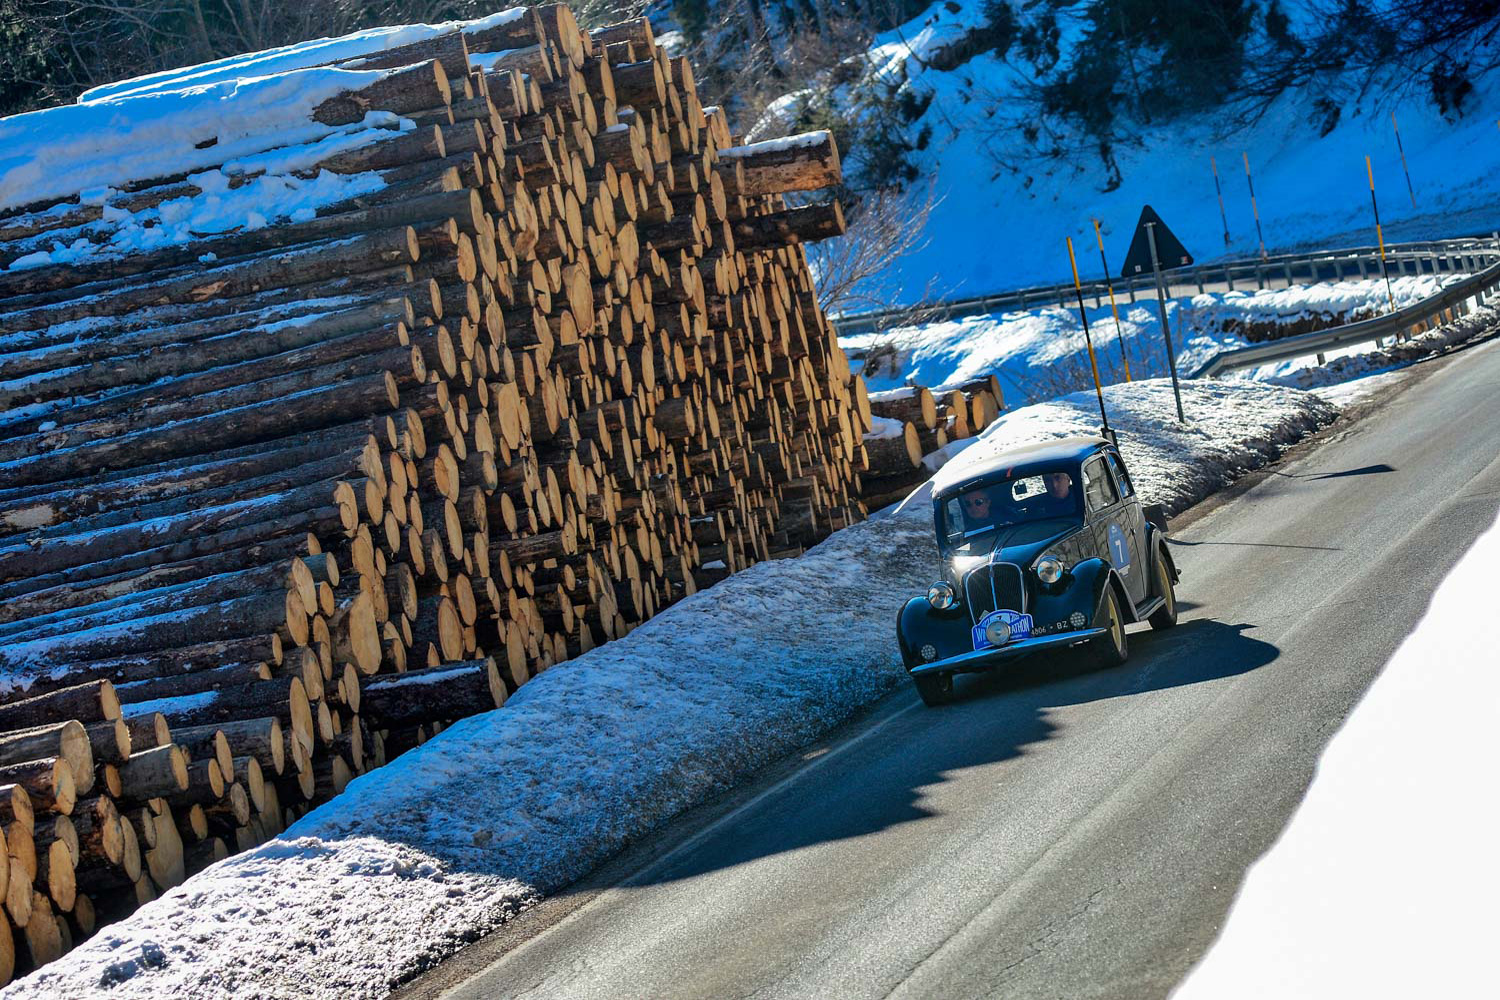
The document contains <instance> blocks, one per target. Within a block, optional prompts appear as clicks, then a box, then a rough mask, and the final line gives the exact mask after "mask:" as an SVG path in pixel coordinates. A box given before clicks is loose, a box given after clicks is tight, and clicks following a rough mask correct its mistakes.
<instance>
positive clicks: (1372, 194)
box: [1365, 156, 1396, 312]
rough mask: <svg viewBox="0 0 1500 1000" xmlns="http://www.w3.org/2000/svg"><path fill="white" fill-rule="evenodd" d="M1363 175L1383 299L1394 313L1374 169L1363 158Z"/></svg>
mask: <svg viewBox="0 0 1500 1000" xmlns="http://www.w3.org/2000/svg"><path fill="white" fill-rule="evenodd" d="M1365 175H1366V176H1367V177H1369V178H1370V210H1371V211H1373V212H1374V213H1375V240H1376V242H1378V243H1379V244H1380V274H1381V277H1383V278H1385V297H1386V300H1387V301H1388V302H1390V304H1391V312H1395V311H1396V296H1395V295H1393V294H1391V272H1390V271H1388V270H1386V267H1385V234H1384V233H1383V232H1381V230H1380V206H1379V205H1378V204H1376V202H1375V168H1373V167H1371V166H1370V158H1369V157H1368V156H1366V157H1365Z"/></svg>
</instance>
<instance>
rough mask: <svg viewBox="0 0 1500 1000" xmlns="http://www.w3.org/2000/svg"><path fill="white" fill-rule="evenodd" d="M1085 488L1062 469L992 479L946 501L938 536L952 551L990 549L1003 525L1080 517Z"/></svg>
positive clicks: (969, 551) (984, 551) (958, 553)
mask: <svg viewBox="0 0 1500 1000" xmlns="http://www.w3.org/2000/svg"><path fill="white" fill-rule="evenodd" d="M1081 493H1082V491H1081V490H1079V489H1078V488H1077V482H1076V480H1075V478H1074V476H1073V474H1072V473H1071V472H1068V471H1065V470H1062V469H1059V470H1057V471H1055V472H1041V473H1037V474H1035V475H1030V476H1017V477H1015V478H1011V479H997V480H993V481H991V482H988V483H984V484H983V485H980V486H976V487H974V488H972V489H969V490H966V491H965V492H963V493H956V494H954V495H953V496H951V497H949V498H948V499H946V500H944V501H943V504H942V506H941V507H940V508H939V514H938V516H939V520H940V523H939V524H938V535H939V537H940V538H942V539H943V545H944V548H945V549H947V550H948V551H949V552H950V553H952V554H954V555H980V554H983V553H987V552H989V551H990V550H991V549H992V548H993V547H994V544H995V534H996V532H997V531H998V530H999V529H1000V528H1006V527H1013V526H1016V525H1026V524H1031V523H1033V522H1038V521H1046V520H1053V519H1056V518H1077V517H1078V516H1079V515H1080V511H1081V510H1082V508H1081V507H1080V506H1079V500H1080V494H1081ZM1039 537H1040V536H1039Z"/></svg>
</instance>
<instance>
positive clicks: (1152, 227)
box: [1146, 222, 1187, 424]
mask: <svg viewBox="0 0 1500 1000" xmlns="http://www.w3.org/2000/svg"><path fill="white" fill-rule="evenodd" d="M1146 242H1147V243H1149V244H1150V246H1151V273H1152V274H1154V275H1156V305H1157V308H1158V309H1160V310H1161V336H1162V339H1163V340H1165V341H1166V342H1167V368H1168V369H1169V370H1170V371H1171V373H1172V395H1173V397H1175V398H1176V400H1177V422H1178V423H1180V424H1185V423H1187V416H1186V415H1185V414H1184V413H1183V412H1182V389H1181V388H1180V387H1179V386H1178V385H1177V354H1176V352H1175V351H1173V350H1172V327H1171V326H1170V325H1169V324H1168V323H1167V290H1166V288H1165V287H1163V285H1162V281H1161V260H1160V258H1159V257H1158V256H1157V253H1156V223H1154V222H1148V223H1146Z"/></svg>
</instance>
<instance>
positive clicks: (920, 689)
mask: <svg viewBox="0 0 1500 1000" xmlns="http://www.w3.org/2000/svg"><path fill="white" fill-rule="evenodd" d="M911 679H912V683H914V684H916V686H917V694H918V695H919V696H920V697H921V699H922V703H923V704H924V705H926V706H927V707H928V708H936V707H938V706H939V705H946V704H948V703H949V702H950V701H952V700H953V675H952V674H913V675H912V678H911Z"/></svg>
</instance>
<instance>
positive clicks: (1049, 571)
mask: <svg viewBox="0 0 1500 1000" xmlns="http://www.w3.org/2000/svg"><path fill="white" fill-rule="evenodd" d="M1034 568H1035V569H1036V577H1037V579H1038V580H1041V581H1042V582H1043V583H1056V582H1057V581H1058V580H1061V579H1062V575H1063V573H1064V572H1066V571H1067V568H1068V567H1067V565H1066V564H1065V563H1063V561H1062V560H1061V559H1059V558H1058V557H1057V556H1054V555H1051V554H1048V555H1045V556H1042V557H1041V558H1040V559H1038V560H1037V561H1036V566H1035V567H1034Z"/></svg>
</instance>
